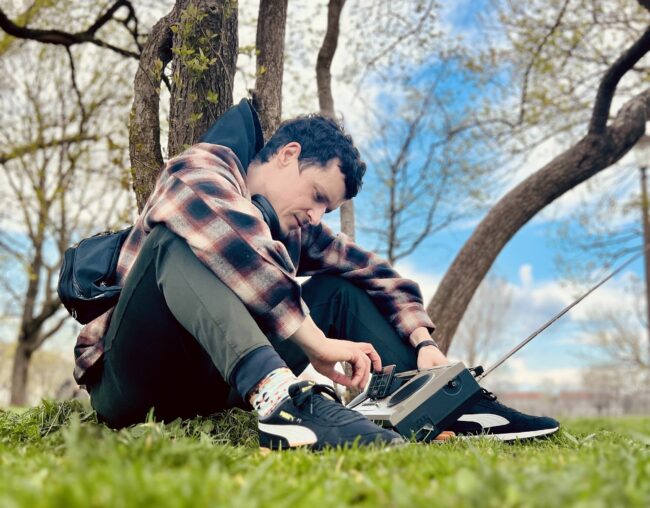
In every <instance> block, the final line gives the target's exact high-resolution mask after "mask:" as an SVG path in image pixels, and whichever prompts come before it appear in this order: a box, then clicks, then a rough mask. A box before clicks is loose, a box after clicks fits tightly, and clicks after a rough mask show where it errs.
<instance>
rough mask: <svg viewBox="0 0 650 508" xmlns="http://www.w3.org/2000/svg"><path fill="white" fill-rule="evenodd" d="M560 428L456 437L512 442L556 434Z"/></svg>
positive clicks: (459, 436)
mask: <svg viewBox="0 0 650 508" xmlns="http://www.w3.org/2000/svg"><path fill="white" fill-rule="evenodd" d="M559 429H560V427H553V428H552V429H542V430H529V431H527V432H510V433H504V434H488V433H487V432H484V433H482V434H471V435H458V434H457V435H456V437H458V438H460V439H477V438H485V439H498V440H499V441H514V440H515V439H530V438H533V437H541V436H547V435H549V434H553V433H554V432H557V431H558V430H559Z"/></svg>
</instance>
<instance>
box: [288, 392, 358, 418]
mask: <svg viewBox="0 0 650 508" xmlns="http://www.w3.org/2000/svg"><path fill="white" fill-rule="evenodd" d="M291 398H292V399H293V403H294V405H295V406H296V407H299V408H300V409H303V410H307V411H309V413H310V414H312V415H313V416H315V417H317V418H323V419H325V420H328V421H332V422H334V423H345V422H347V421H352V420H355V419H358V417H359V416H360V415H359V414H358V413H356V412H355V411H352V410H351V409H348V408H346V407H345V406H343V405H342V402H341V398H340V397H339V396H338V394H337V393H336V392H335V391H334V389H333V388H332V387H331V386H328V385H319V384H314V385H311V386H310V387H309V389H308V390H305V391H300V392H298V393H296V394H293V395H292V396H291ZM330 399H331V400H330Z"/></svg>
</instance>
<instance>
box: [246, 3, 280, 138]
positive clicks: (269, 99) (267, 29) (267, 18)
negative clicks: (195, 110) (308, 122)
mask: <svg viewBox="0 0 650 508" xmlns="http://www.w3.org/2000/svg"><path fill="white" fill-rule="evenodd" d="M287 4H288V0H260V9H259V16H258V18H257V36H256V40H255V46H256V48H257V58H256V69H257V72H256V78H255V90H252V96H253V105H254V106H255V109H256V110H257V112H258V113H259V117H260V123H261V124H262V132H263V133H264V138H265V139H268V138H269V137H271V136H272V135H273V133H274V132H275V131H276V130H277V128H278V126H279V125H280V121H281V119H282V77H283V73H284V34H285V30H286V24H287Z"/></svg>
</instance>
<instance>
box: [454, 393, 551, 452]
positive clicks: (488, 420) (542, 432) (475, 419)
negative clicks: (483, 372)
mask: <svg viewBox="0 0 650 508" xmlns="http://www.w3.org/2000/svg"><path fill="white" fill-rule="evenodd" d="M482 392H483V393H482V397H481V399H480V400H479V401H478V402H477V403H476V404H474V406H472V408H471V409H470V410H469V411H467V412H465V414H464V415H463V416H461V417H460V418H459V419H458V421H456V422H455V423H454V424H453V425H452V426H451V427H450V428H449V429H447V430H451V431H453V432H455V433H456V435H457V436H459V437H461V438H462V437H477V436H485V437H489V438H493V439H500V440H501V441H513V440H515V439H530V438H536V437H542V436H548V435H550V434H553V433H554V432H557V431H558V429H559V428H560V424H559V422H558V421H557V420H554V419H553V418H549V417H547V416H530V415H526V414H524V413H520V412H519V411H516V410H514V409H512V408H509V407H508V406H504V405H503V404H501V403H500V402H497V397H496V395H494V394H493V393H492V392H489V391H487V390H486V389H485V388H483V389H482Z"/></svg>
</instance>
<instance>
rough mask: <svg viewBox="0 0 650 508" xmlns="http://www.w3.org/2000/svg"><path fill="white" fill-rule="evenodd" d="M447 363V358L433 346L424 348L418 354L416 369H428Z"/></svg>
mask: <svg viewBox="0 0 650 508" xmlns="http://www.w3.org/2000/svg"><path fill="white" fill-rule="evenodd" d="M448 363H449V360H447V357H446V356H445V355H444V354H443V353H442V351H440V350H439V349H438V348H437V347H435V346H425V347H423V348H422V349H420V352H419V353H418V369H430V368H431V367H437V366H438V365H447V364H448Z"/></svg>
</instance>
